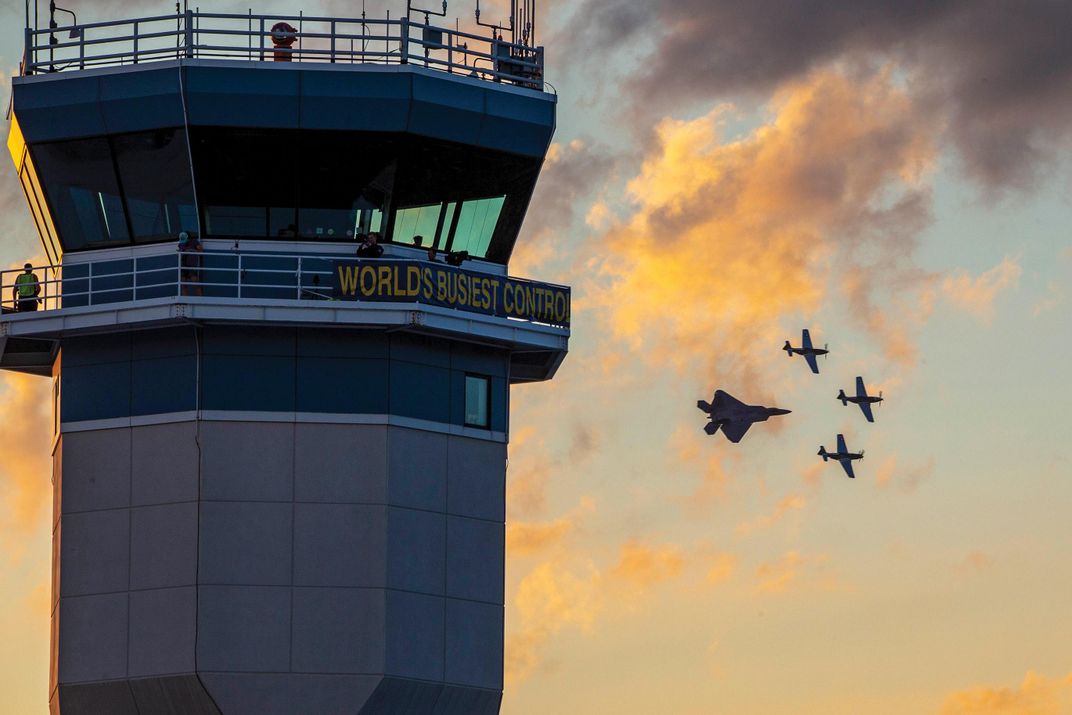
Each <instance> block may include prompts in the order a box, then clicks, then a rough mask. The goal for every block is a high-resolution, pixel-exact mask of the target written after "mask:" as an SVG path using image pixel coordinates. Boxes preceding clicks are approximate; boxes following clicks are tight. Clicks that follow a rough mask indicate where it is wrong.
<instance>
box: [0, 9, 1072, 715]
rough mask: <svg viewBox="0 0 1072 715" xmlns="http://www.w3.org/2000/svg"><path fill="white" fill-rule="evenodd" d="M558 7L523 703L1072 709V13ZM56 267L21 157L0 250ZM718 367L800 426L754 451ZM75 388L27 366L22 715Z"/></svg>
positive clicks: (19, 617)
mask: <svg viewBox="0 0 1072 715" xmlns="http://www.w3.org/2000/svg"><path fill="white" fill-rule="evenodd" d="M68 4H69V5H71V7H72V9H74V10H76V11H77V12H78V15H79V19H80V20H82V21H83V22H92V21H96V20H104V19H113V18H118V17H121V16H129V15H131V14H138V13H146V14H149V13H152V14H156V13H161V14H162V13H166V12H170V11H171V10H172V9H173V7H174V5H173V3H168V2H145V1H144V0H137V1H134V0H126V1H120V0H115V1H110V2H99V1H97V0H93V2H90V1H89V0H81V1H79V0H69V2H68ZM429 4H437V3H429ZM43 5H44V4H43V3H42V6H43ZM201 5H202V8H207V7H208V6H210V5H211V7H212V9H213V10H220V11H237V12H246V9H247V7H248V3H247V4H240V3H233V2H219V3H210V2H208V1H207V0H206V1H205V2H202V3H201ZM499 5H500V6H501V5H502V0H500V3H499ZM493 6H494V3H490V2H489V3H482V11H483V13H484V19H488V18H493V17H497V16H498V15H497V14H496V12H495V11H494V10H493V9H492V7H493ZM360 7H361V4H360V3H359V2H342V1H340V0H336V1H334V2H332V1H330V0H324V1H323V2H320V3H315V2H310V3H307V4H305V5H304V6H301V5H292V4H289V3H286V2H281V1H279V0H273V1H272V2H268V3H262V4H261V5H259V6H255V7H254V11H255V12H272V11H275V12H280V11H286V12H291V11H293V12H296V11H297V10H298V9H300V8H303V9H304V10H305V11H306V13H328V14H338V15H350V16H353V15H358V14H360ZM367 7H368V11H369V14H370V15H373V14H377V12H376V11H377V9H379V8H382V7H390V8H391V10H392V16H397V13H398V10H399V8H400V7H401V4H400V3H385V2H374V1H373V0H369V2H368V3H367ZM472 9H473V8H472V3H471V0H451V1H450V5H449V10H448V14H449V15H450V16H451V17H452V18H453V16H454V15H460V16H462V18H463V22H464V21H465V20H466V19H467V18H470V17H471V14H472ZM537 10H538V13H539V18H540V27H539V30H538V32H539V36H538V41H539V42H540V43H541V44H545V45H546V46H547V65H548V79H549V81H550V83H551V84H552V85H553V87H554V88H555V90H556V91H557V93H558V95H559V105H558V129H557V133H556V136H555V143H554V145H553V146H552V147H551V151H550V154H549V156H548V159H547V162H546V164H545V167H544V170H543V174H542V178H541V179H540V184H539V187H538V189H537V195H536V198H535V200H534V201H533V204H532V206H531V208H530V211H529V214H528V218H527V222H526V225H525V229H524V231H523V233H522V237H521V240H520V242H519V247H518V249H517V250H516V252H515V254H514V259H513V261H512V262H511V265H510V273H511V275H515V276H521V277H531V278H536V279H540V280H547V281H551V282H555V283H565V284H569V285H571V286H573V300H574V304H573V328H572V330H573V333H572V338H571V343H570V348H571V351H570V355H569V356H568V357H567V359H566V361H565V363H564V364H563V366H562V368H561V369H560V370H559V372H558V374H557V376H556V377H555V379H554V380H553V381H551V382H549V383H545V384H536V385H526V386H520V387H515V388H513V390H512V393H511V395H512V413H511V435H510V461H509V470H508V477H507V478H508V484H507V492H508V493H507V499H508V503H507V591H506V599H507V619H506V661H505V662H506V689H505V690H506V692H505V696H504V701H503V708H502V712H503V713H504V715H547V714H551V713H556V714H557V713H565V714H570V713H614V714H618V715H648V714H651V713H668V714H672V715H679V714H680V715H701V714H708V713H746V714H751V713H755V714H768V713H769V714H775V713H778V714H784V713H814V714H820V713H821V714H824V715H825V714H830V713H838V714H840V713H846V714H850V713H889V714H890V715H894V714H896V715H903V714H905V713H941V714H943V715H948V714H952V713H1034V714H1039V715H1052V714H1056V713H1072V610H1070V607H1069V604H1072V437H1070V427H1072V419H1070V417H1069V415H1070V414H1072V379H1070V378H1069V371H1070V366H1072V313H1070V309H1072V231H1070V226H1072V151H1070V148H1072V43H1070V42H1069V39H1068V31H1069V28H1072V3H1068V2H1067V1H1066V0H1029V1H1028V2H1024V3H1011V2H1004V3H999V2H977V1H973V0H960V1H952V0H951V1H947V2H936V1H931V0H896V1H894V0H887V1H886V2H880V1H879V0H854V1H853V2H835V1H834V0H830V1H828V2H800V1H790V0H645V1H643V2H640V1H639V0H553V1H551V2H548V1H547V0H544V1H543V2H542V3H540V4H538V6H537ZM22 22H23V4H22V3H21V2H16V1H15V0H0V28H2V29H0V66H2V67H3V69H4V70H5V77H4V78H3V80H2V81H0V89H2V92H3V94H4V95H5V97H4V99H5V101H4V106H5V107H6V106H7V95H8V94H9V90H10V80H9V76H10V75H12V74H14V73H15V72H17V67H18V62H19V58H20V56H21V53H22V29H21V28H22ZM5 131H6V128H5ZM41 253H42V250H41V248H40V246H39V241H38V239H37V236H36V234H35V233H34V231H33V228H32V225H31V221H30V217H29V212H28V210H27V209H26V207H25V205H24V200H23V198H22V194H21V189H20V187H19V184H18V180H17V178H16V176H15V174H14V170H13V167H12V165H11V162H10V161H9V160H8V159H7V158H4V159H3V161H0V263H2V264H3V265H4V266H5V267H6V266H9V265H12V266H13V265H21V264H22V263H23V262H25V260H26V259H28V258H32V257H39V256H40V255H41ZM803 327H809V328H810V329H811V333H812V336H813V338H814V339H815V341H816V343H818V344H819V345H822V344H824V343H828V344H829V348H830V355H829V357H828V358H827V359H825V360H824V359H820V368H821V370H822V374H820V375H813V374H811V373H810V372H809V371H808V369H807V367H806V365H805V364H804V362H803V360H802V359H801V358H799V357H794V358H792V359H786V356H785V353H783V352H781V350H780V349H779V348H780V347H781V346H782V344H783V341H784V340H786V339H790V340H791V341H792V342H793V344H794V345H797V344H799V340H800V331H801V328H803ZM856 375H862V376H863V377H864V379H865V381H866V382H867V384H868V386H869V389H871V390H873V391H874V392H876V393H877V392H878V391H879V390H882V391H883V392H884V396H885V398H886V400H885V402H884V403H882V405H881V406H877V407H876V408H875V413H876V423H875V424H868V423H866V422H865V421H864V420H863V417H862V416H861V414H860V411H859V409H858V408H856V407H854V406H853V405H851V404H850V405H849V406H848V407H847V408H844V407H842V405H841V404H840V403H839V402H838V401H836V400H835V399H834V398H835V395H837V392H838V390H839V389H841V388H844V389H845V390H846V392H850V391H851V390H850V388H851V387H852V385H853V381H854V379H855V376H856ZM715 388H721V389H724V390H726V391H727V392H730V393H732V394H733V395H735V396H736V397H738V398H740V399H742V400H744V401H745V402H749V403H753V404H765V405H776V406H779V407H785V408H788V409H791V410H792V411H793V412H792V414H790V415H787V416H785V417H779V418H776V419H774V420H772V421H770V422H767V423H762V424H758V425H756V426H755V427H753V428H752V430H751V431H750V432H749V433H748V435H747V436H746V437H745V439H744V440H743V441H742V442H741V443H740V444H737V445H733V444H730V443H728V442H727V441H726V440H725V439H723V437H722V436H721V435H716V436H714V437H708V436H706V435H705V434H704V433H703V431H702V428H703V424H704V420H705V416H704V415H703V414H702V413H701V412H700V411H698V410H697V409H696V406H695V404H696V400H697V399H706V400H710V399H711V394H712V392H713V391H714V389H715ZM48 390H49V384H48V380H46V379H43V378H30V377H22V376H14V375H11V374H8V373H2V374H0V405H2V406H3V407H4V412H5V414H6V419H5V421H4V427H3V429H0V552H2V553H0V594H2V597H3V600H4V602H5V604H6V606H7V607H6V608H5V609H3V610H2V611H0V633H3V634H4V636H5V644H4V647H3V648H0V693H2V695H0V700H2V701H3V703H4V704H3V706H2V707H0V712H3V713H9V712H10V713H20V714H21V713H27V714H30V715H36V714H39V713H45V712H47V696H48V693H47V681H48V642H49V636H48V632H49V631H48V591H49V574H50V541H49V523H48V521H49V512H50V508H51V486H50V482H49V476H50V472H51V462H50V456H49V452H50V441H49V420H50V415H49V398H48V394H49V393H48ZM838 432H843V433H844V434H845V436H846V439H847V441H848V444H849V447H850V448H852V449H854V450H855V449H861V448H862V449H865V450H866V458H865V459H864V460H863V461H862V462H857V463H856V464H855V465H854V466H855V469H856V475H857V479H856V480H854V481H850V480H848V479H846V478H845V476H844V473H843V472H842V470H841V469H840V468H839V467H838V466H837V465H836V464H835V463H833V462H831V463H827V464H824V463H823V462H822V460H821V459H820V458H819V457H818V456H816V451H817V450H818V448H819V445H820V444H824V445H826V447H827V448H828V449H831V448H832V446H833V442H834V437H835V435H836V434H837V433H838Z"/></svg>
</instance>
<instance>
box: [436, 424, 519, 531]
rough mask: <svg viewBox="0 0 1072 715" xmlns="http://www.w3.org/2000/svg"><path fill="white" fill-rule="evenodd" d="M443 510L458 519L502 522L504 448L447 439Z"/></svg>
mask: <svg viewBox="0 0 1072 715" xmlns="http://www.w3.org/2000/svg"><path fill="white" fill-rule="evenodd" d="M447 511H448V512H450V513H451V514H456V515H458V516H469V517H473V518H476V519H489V520H492V521H505V520H506V445H505V444H502V443H499V442H487V441H484V440H479V439H469V438H466V437H450V438H449V446H448V449H447Z"/></svg>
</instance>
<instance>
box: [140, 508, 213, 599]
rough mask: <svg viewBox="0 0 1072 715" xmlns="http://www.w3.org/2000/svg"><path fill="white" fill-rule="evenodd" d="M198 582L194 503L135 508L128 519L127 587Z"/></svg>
mask: <svg viewBox="0 0 1072 715" xmlns="http://www.w3.org/2000/svg"><path fill="white" fill-rule="evenodd" d="M196 582H197V503H196V502H189V503H186V504H164V505H161V506H146V507H136V508H134V509H132V510H131V518H130V588H132V589H141V588H167V587H171V586H188V585H193V584H194V583H196Z"/></svg>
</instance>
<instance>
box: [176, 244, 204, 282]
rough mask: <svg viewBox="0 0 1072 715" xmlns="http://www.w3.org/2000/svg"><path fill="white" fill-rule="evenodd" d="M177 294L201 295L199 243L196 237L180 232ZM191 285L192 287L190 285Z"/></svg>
mask: <svg viewBox="0 0 1072 715" xmlns="http://www.w3.org/2000/svg"><path fill="white" fill-rule="evenodd" d="M178 248H179V287H180V291H179V293H180V294H181V295H201V286H200V285H198V284H199V283H200V282H201V256H199V255H197V254H198V253H201V250H202V248H201V241H199V240H197V237H196V236H190V234H188V233H186V232H185V231H182V232H181V233H179V246H178ZM191 284H193V285H191Z"/></svg>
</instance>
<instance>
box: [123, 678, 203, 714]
mask: <svg viewBox="0 0 1072 715" xmlns="http://www.w3.org/2000/svg"><path fill="white" fill-rule="evenodd" d="M130 690H131V691H132V692H133V693H134V701H135V703H137V705H138V712H139V713H141V715H148V714H149V713H152V714H153V715H220V711H219V710H218V709H217V708H216V704H215V703H213V702H212V699H211V698H210V697H209V696H208V692H206V691H205V688H204V687H203V686H202V685H201V681H200V680H199V679H198V677H197V676H196V675H180V676H174V677H169V678H138V679H137V680H131V681H130Z"/></svg>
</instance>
